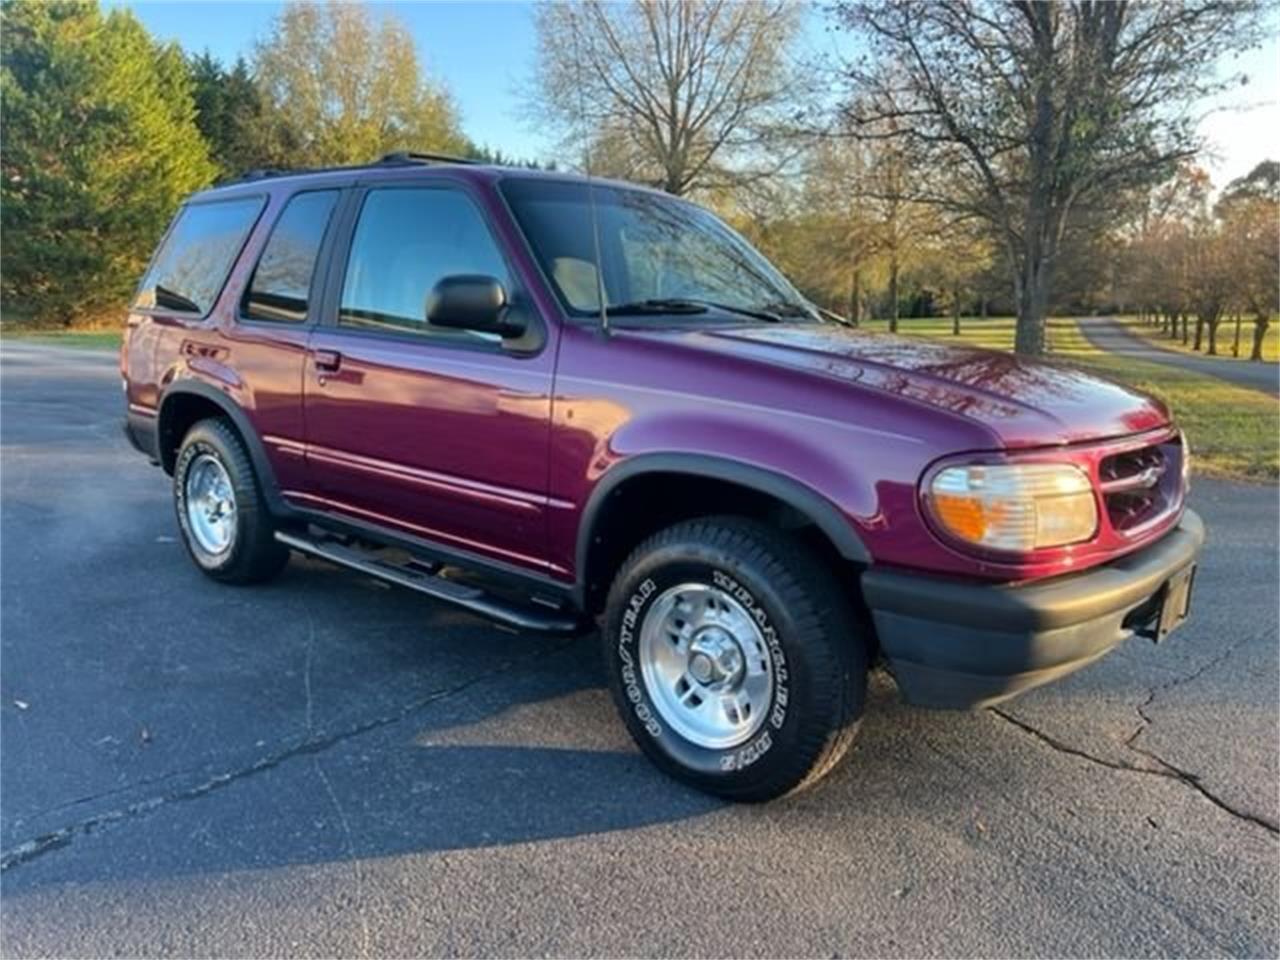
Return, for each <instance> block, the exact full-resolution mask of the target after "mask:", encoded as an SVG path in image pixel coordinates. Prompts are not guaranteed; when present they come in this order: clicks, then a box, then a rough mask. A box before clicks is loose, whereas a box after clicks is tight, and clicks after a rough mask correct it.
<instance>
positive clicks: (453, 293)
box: [426, 273, 526, 338]
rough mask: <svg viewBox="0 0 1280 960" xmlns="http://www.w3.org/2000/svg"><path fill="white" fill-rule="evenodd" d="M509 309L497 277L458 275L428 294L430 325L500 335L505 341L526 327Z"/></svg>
mask: <svg viewBox="0 0 1280 960" xmlns="http://www.w3.org/2000/svg"><path fill="white" fill-rule="evenodd" d="M509 306H510V305H509V304H508V302H507V291H506V288H505V287H503V285H502V282H501V281H500V280H498V279H497V278H496V277H488V276H484V275H482V274H469V273H467V274H462V273H460V274H454V275H453V276H450V277H445V278H444V279H442V280H441V281H440V282H439V283H437V284H436V285H435V286H434V287H432V288H431V292H430V293H429V294H427V304H426V314H427V323H429V324H431V325H432V326H436V327H447V328H449V329H452V330H474V331H476V332H478V333H496V334H498V335H499V336H501V337H503V338H509V337H519V336H521V335H522V334H523V333H524V332H525V326H526V324H525V322H524V321H523V320H522V319H520V318H519V317H518V315H517V314H516V313H514V312H513V311H512V310H510V308H509Z"/></svg>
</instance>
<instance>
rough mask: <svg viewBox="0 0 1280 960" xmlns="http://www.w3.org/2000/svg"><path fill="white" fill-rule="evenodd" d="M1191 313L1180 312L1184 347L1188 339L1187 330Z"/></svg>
mask: <svg viewBox="0 0 1280 960" xmlns="http://www.w3.org/2000/svg"><path fill="white" fill-rule="evenodd" d="M1190 323H1191V315H1190V314H1189V313H1183V314H1182V345H1183V346H1184V347H1185V346H1186V345H1187V341H1188V340H1189V339H1190V336H1189V335H1188V333H1187V331H1188V330H1189V329H1190V326H1189V325H1190Z"/></svg>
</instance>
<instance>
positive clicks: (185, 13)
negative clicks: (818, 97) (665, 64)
mask: <svg viewBox="0 0 1280 960" xmlns="http://www.w3.org/2000/svg"><path fill="white" fill-rule="evenodd" d="M109 2H116V3H121V4H123V5H127V6H129V7H130V8H132V9H133V11H134V12H135V13H136V14H137V16H138V18H139V19H140V20H141V21H142V22H143V23H144V24H145V25H146V26H147V28H148V29H149V30H150V31H151V32H152V33H153V34H154V35H155V36H157V37H159V38H161V39H165V40H177V41H178V42H179V43H181V44H182V46H183V47H185V48H187V49H188V50H192V51H200V50H203V49H205V48H208V49H209V50H210V51H212V53H213V54H214V55H215V56H217V57H219V58H220V59H222V60H226V61H230V60H233V59H234V58H235V57H236V56H237V55H238V54H248V53H249V51H250V50H251V49H252V47H253V44H254V41H255V40H257V39H259V38H260V37H263V36H265V35H266V34H267V32H268V31H269V29H270V26H271V21H272V19H273V18H274V17H275V15H276V13H277V12H278V11H279V9H280V6H281V4H280V3H278V2H262V0H135V2H128V0H109ZM371 5H372V6H373V7H374V8H375V9H377V10H380V11H385V12H388V13H391V14H393V15H394V16H396V17H398V18H400V19H401V20H402V21H404V23H405V24H406V26H407V27H408V28H409V31H410V33H412V35H413V37H414V40H415V41H416V43H417V45H418V53H419V55H420V56H421V58H422V60H423V62H424V63H425V64H426V67H427V69H428V70H429V71H430V72H431V74H432V75H433V76H435V77H436V78H438V79H440V80H443V81H444V83H445V84H446V85H447V86H448V88H449V89H450V91H451V92H452V93H453V96H454V99H455V100H456V102H457V104H458V106H459V108H460V109H461V111H462V120H463V127H464V128H465V130H466V132H467V134H468V135H469V136H470V137H471V138H472V139H473V140H476V141H477V142H479V143H483V144H486V145H488V146H490V147H493V148H495V149H500V150H502V151H503V152H504V153H508V154H514V155H516V156H522V157H531V158H543V159H545V158H546V157H547V156H548V154H549V152H550V151H551V149H552V147H553V140H552V139H551V138H549V137H547V136H545V135H544V134H542V133H540V132H539V131H537V130H536V129H533V128H531V127H530V126H529V125H527V123H526V122H525V121H524V120H523V119H522V117H521V116H520V103H521V94H522V90H523V88H524V85H525V84H526V83H527V82H528V80H529V78H530V77H531V75H532V73H533V65H534V64H533V61H534V55H535V44H534V36H533V4H532V3H531V2H526V0H502V2H470V3H468V2H460V0H419V2H407V0H400V2H382V3H373V4H371ZM812 11H813V12H812V16H811V18H810V23H809V27H808V29H807V30H806V32H805V35H804V37H803V38H802V40H801V46H802V48H803V51H802V52H804V53H809V54H812V53H817V52H823V51H830V50H831V49H832V48H833V45H834V43H835V41H834V40H833V38H832V37H831V36H830V35H829V34H828V33H827V31H825V30H824V29H823V22H822V17H821V7H819V6H818V5H816V4H815V5H814V6H813V7H812ZM1273 26H1274V21H1273ZM1232 66H1234V67H1236V68H1238V69H1244V70H1245V71H1246V72H1248V73H1249V74H1251V77H1252V80H1251V83H1250V84H1249V86H1248V87H1246V88H1245V89H1244V90H1243V91H1241V92H1238V93H1234V94H1232V95H1231V97H1230V98H1229V99H1224V100H1223V101H1222V102H1221V103H1220V104H1219V106H1225V107H1228V108H1229V109H1226V110H1221V111H1218V112H1215V113H1213V114H1212V115H1211V116H1209V117H1208V118H1207V119H1206V120H1205V121H1204V125H1203V126H1202V128H1201V129H1202V130H1203V132H1205V133H1206V134H1207V135H1208V136H1209V137H1210V139H1211V140H1212V141H1213V142H1214V144H1215V146H1216V156H1215V157H1212V158H1210V162H1209V164H1208V165H1209V167H1210V170H1211V172H1212V173H1213V175H1214V179H1215V180H1216V181H1217V182H1218V183H1219V184H1221V183H1224V182H1226V181H1227V180H1229V179H1231V178H1232V177H1236V176H1239V175H1240V174H1242V173H1246V172H1248V170H1249V169H1251V168H1252V167H1253V165H1254V164H1256V163H1257V162H1258V161H1260V160H1263V159H1266V158H1268V157H1270V158H1273V159H1280V37H1277V36H1276V35H1275V33H1274V32H1273V35H1272V36H1271V38H1270V40H1269V41H1268V43H1267V44H1266V45H1265V46H1264V47H1263V48H1262V49H1260V50H1255V51H1251V52H1249V53H1248V54H1245V55H1243V56H1242V57H1241V58H1240V60H1239V61H1237V62H1236V63H1235V64H1233V65H1232Z"/></svg>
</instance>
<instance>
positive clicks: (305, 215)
mask: <svg viewBox="0 0 1280 960" xmlns="http://www.w3.org/2000/svg"><path fill="white" fill-rule="evenodd" d="M337 199H338V191H336V190H317V191H313V192H308V193H299V194H297V195H295V196H293V197H291V198H290V199H289V202H288V203H287V204H286V205H285V208H284V211H283V212H282V213H281V214H280V217H279V219H278V220H276V225H275V227H273V228H272V230H271V239H269V240H268V241H267V245H266V247H265V248H264V249H263V251H262V257H261V258H260V259H259V260H258V266H257V267H256V268H255V269H254V271H253V279H252V280H251V281H250V282H249V287H248V289H247V290H246V291H245V295H244V306H243V311H242V312H243V314H244V316H245V317H247V318H249V319H250V320H273V321H279V322H283V323H301V322H302V321H304V320H306V319H307V306H308V303H309V301H310V298H311V278H312V276H313V275H314V274H315V271H316V256H317V254H318V253H319V252H320V244H321V243H322V242H323V241H324V234H325V230H326V229H327V228H328V226H329V217H330V215H331V214H332V213H333V206H334V204H335V203H336V202H337Z"/></svg>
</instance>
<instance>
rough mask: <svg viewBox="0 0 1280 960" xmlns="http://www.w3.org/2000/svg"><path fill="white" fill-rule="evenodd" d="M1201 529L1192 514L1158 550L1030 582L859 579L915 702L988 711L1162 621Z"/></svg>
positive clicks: (880, 574)
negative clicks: (1168, 594) (1165, 596)
mask: <svg viewBox="0 0 1280 960" xmlns="http://www.w3.org/2000/svg"><path fill="white" fill-rule="evenodd" d="M1203 543H1204V524H1203V523H1202V522H1201V520H1200V518H1199V516H1197V515H1196V514H1195V513H1193V512H1191V511H1190V510H1188V511H1186V513H1185V514H1184V515H1183V518H1182V522H1181V523H1180V524H1179V525H1178V526H1177V527H1176V528H1175V529H1173V530H1171V531H1170V532H1169V533H1168V534H1166V535H1165V536H1164V537H1162V538H1161V539H1160V540H1158V541H1157V542H1156V543H1154V544H1152V545H1151V546H1149V547H1146V548H1145V549H1143V550H1140V551H1139V552H1137V553H1134V554H1130V555H1129V556H1127V557H1122V558H1120V559H1119V560H1116V561H1114V562H1113V563H1110V564H1107V565H1106V566H1103V567H1097V568H1095V569H1093V570H1088V571H1086V572H1084V573H1079V574H1073V575H1068V576H1065V577H1059V578H1056V579H1053V580H1049V581H1045V582H1043V583H1031V584H1026V585H1021V586H1019V585H1010V584H974V583H958V582H955V581H952V580H947V579H943V578H939V577H929V576H923V575H918V574H908V573H902V572H897V571H892V570H879V569H877V568H875V567H872V568H871V569H869V570H868V571H867V572H866V573H865V574H863V577H862V589H863V596H864V597H865V598H866V602H867V605H868V606H869V607H870V608H871V614H872V617H873V619H874V622H875V627H876V633H877V634H878V636H879V639H880V648H881V650H882V651H883V652H884V654H885V657H886V658H887V659H888V661H889V664H890V667H891V668H892V670H893V673H894V676H895V678H896V679H897V681H898V686H899V687H900V689H901V690H902V692H903V695H904V696H905V697H906V698H907V700H908V701H909V702H911V703H915V704H919V705H921V706H928V707H942V708H950V709H964V708H971V707H983V706H989V705H991V704H993V703H998V702H1000V701H1001V700H1007V699H1008V698H1010V697H1013V696H1016V695H1018V694H1019V693H1022V692H1024V691H1026V690H1030V689H1031V688H1032V687H1038V686H1040V685H1041V684H1043V683H1048V682H1049V681H1051V680H1055V679H1057V678H1058V677H1061V676H1065V675H1066V674H1068V673H1071V672H1072V671H1074V670H1078V669H1080V668H1081V667H1083V666H1086V665H1087V664H1089V663H1092V662H1093V661H1094V660H1097V659H1098V658H1099V657H1102V656H1103V655H1104V654H1106V653H1107V652H1108V651H1110V650H1111V649H1113V648H1114V647H1115V646H1117V645H1118V644H1119V643H1121V642H1122V641H1124V640H1126V639H1128V638H1129V637H1131V636H1133V635H1134V634H1135V633H1143V632H1145V631H1147V630H1148V629H1149V628H1150V625H1151V622H1152V621H1153V619H1154V618H1155V617H1156V616H1158V614H1159V604H1160V599H1161V591H1162V589H1163V587H1164V585H1165V584H1166V583H1167V582H1168V580H1169V578H1170V577H1171V576H1173V575H1174V574H1176V573H1177V572H1179V571H1180V570H1183V569H1185V568H1186V567H1187V565H1188V564H1191V563H1193V562H1194V561H1195V558H1196V556H1197V554H1198V553H1199V551H1200V547H1201V545H1202V544H1203Z"/></svg>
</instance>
